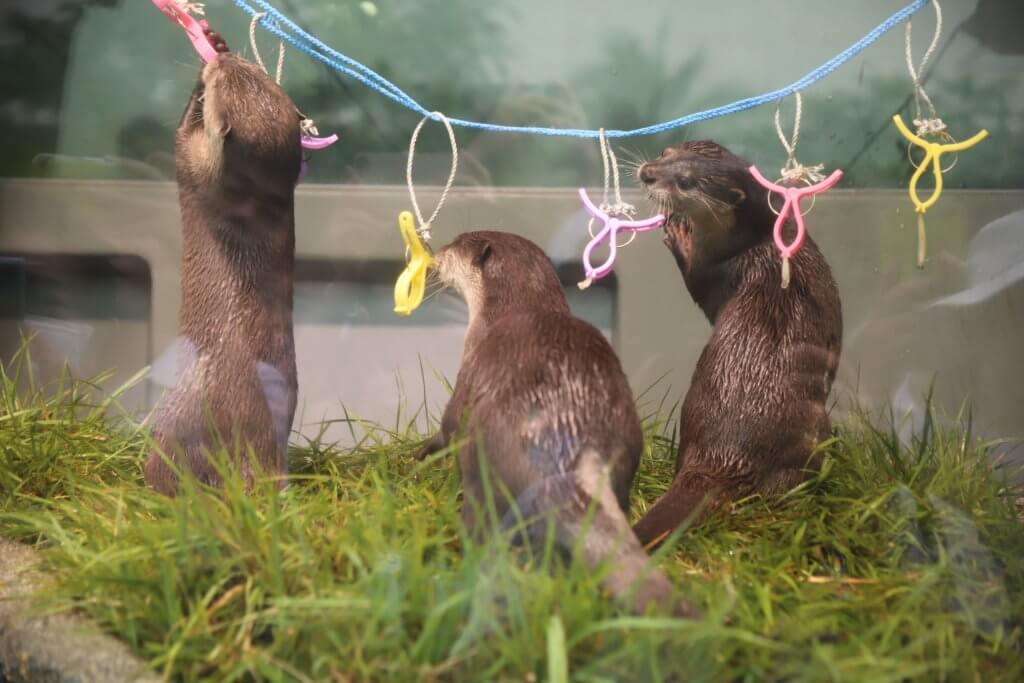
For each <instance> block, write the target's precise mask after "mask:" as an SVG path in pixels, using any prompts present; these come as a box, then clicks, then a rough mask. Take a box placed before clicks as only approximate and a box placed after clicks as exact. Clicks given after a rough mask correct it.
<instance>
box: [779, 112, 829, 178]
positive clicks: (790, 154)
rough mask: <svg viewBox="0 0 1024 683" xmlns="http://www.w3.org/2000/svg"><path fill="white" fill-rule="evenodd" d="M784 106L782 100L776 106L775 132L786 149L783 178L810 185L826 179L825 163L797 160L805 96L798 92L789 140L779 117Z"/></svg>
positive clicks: (782, 170) (781, 171)
mask: <svg viewBox="0 0 1024 683" xmlns="http://www.w3.org/2000/svg"><path fill="white" fill-rule="evenodd" d="M781 107H782V100H779V102H778V104H777V105H776V106H775V133H776V134H777V135H778V136H779V140H780V141H781V142H782V146H783V148H785V150H786V164H785V165H784V166H783V167H782V169H781V170H780V173H781V174H782V180H785V181H787V182H802V183H807V184H808V185H810V184H813V183H818V182H821V181H822V180H824V179H825V175H824V174H823V173H822V171H823V170H824V169H825V165H824V164H815V165H814V166H804V165H803V164H801V163H800V162H799V161H797V160H796V146H797V144H798V143H799V142H800V118H801V117H802V116H803V97H802V96H801V95H800V93H796V112H795V113H794V114H793V136H792V138H790V139H789V140H787V139H786V134H785V133H784V132H783V130H782V122H781V121H780V118H779V115H780V114H779V110H780V109H781Z"/></svg>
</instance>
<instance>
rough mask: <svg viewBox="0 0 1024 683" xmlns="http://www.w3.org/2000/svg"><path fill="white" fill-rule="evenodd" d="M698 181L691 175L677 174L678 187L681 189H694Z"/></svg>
mask: <svg viewBox="0 0 1024 683" xmlns="http://www.w3.org/2000/svg"><path fill="white" fill-rule="evenodd" d="M694 185H696V183H694V182H693V180H692V179H691V178H690V177H689V176H685V175H681V176H676V187H678V188H679V189H680V190H692V189H693V187H694Z"/></svg>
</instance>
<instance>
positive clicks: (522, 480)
mask: <svg viewBox="0 0 1024 683" xmlns="http://www.w3.org/2000/svg"><path fill="white" fill-rule="evenodd" d="M436 269H437V274H438V276H439V279H440V280H441V281H442V282H443V283H444V284H446V285H447V286H450V287H452V288H454V289H455V290H457V291H458V293H459V294H460V295H461V296H462V298H463V299H465V301H466V303H467V305H468V307H469V329H468V331H467V335H466V341H465V348H464V350H463V357H462V365H461V367H460V369H459V373H458V377H457V379H456V383H455V388H454V392H453V394H452V397H451V399H450V401H449V403H448V405H447V407H446V408H445V411H444V416H443V418H442V423H441V431H440V432H439V433H438V434H437V435H436V436H435V437H434V438H433V439H432V440H431V441H430V442H429V443H428V444H427V445H426V446H425V447H424V449H423V451H422V452H421V453H420V457H423V456H424V455H426V454H428V453H432V452H435V451H437V450H439V449H441V448H443V447H444V446H445V445H446V444H449V443H450V442H452V441H453V440H455V439H457V437H459V436H464V437H466V438H464V439H460V441H459V443H460V445H459V447H458V456H459V464H460V468H461V472H462V480H463V488H464V496H465V498H464V501H463V506H462V514H463V519H464V521H465V523H466V526H467V528H468V529H470V530H471V532H473V533H475V534H480V533H481V532H482V531H483V530H484V527H485V526H486V522H484V521H483V520H480V519H478V518H477V511H478V509H479V508H480V506H482V505H483V504H484V500H485V485H484V479H485V476H486V475H485V471H486V472H487V473H489V480H488V481H489V482H490V483H491V488H492V490H493V491H495V494H494V502H495V505H496V507H497V513H498V515H499V516H502V517H504V519H505V521H506V522H508V521H510V520H511V521H514V520H515V516H516V511H518V512H519V513H520V514H521V515H522V517H523V518H525V519H530V518H532V517H535V516H537V515H542V514H546V513H551V512H554V519H555V520H556V523H555V533H556V535H557V539H558V541H559V544H560V545H561V546H562V547H563V548H565V549H568V548H571V547H572V545H573V543H574V542H576V541H577V539H578V538H579V537H580V536H581V535H582V534H584V533H585V534H586V536H585V537H584V541H583V543H582V546H583V552H584V555H585V557H586V558H587V560H588V561H589V562H590V563H591V564H597V563H599V562H601V561H603V560H610V563H609V566H610V573H609V574H608V576H607V577H606V586H607V587H608V588H609V590H610V591H611V592H612V593H614V594H616V595H619V596H625V595H627V594H628V595H630V596H631V598H630V599H631V604H632V605H633V607H634V609H636V610H637V611H641V612H642V611H644V610H645V609H646V608H647V607H648V606H649V605H650V604H651V603H653V604H654V605H655V607H656V608H660V609H666V608H668V609H670V610H671V609H674V610H675V611H676V613H678V614H688V613H690V612H689V609H688V608H687V607H685V606H682V605H680V604H678V603H674V602H673V599H672V593H673V589H672V586H671V584H670V583H669V582H668V580H667V579H666V578H665V576H664V575H663V574H661V573H660V572H658V571H657V570H656V569H653V568H650V567H649V566H648V561H647V556H646V553H644V551H643V548H642V547H641V546H640V544H639V543H638V542H637V540H636V537H635V536H634V535H633V532H632V530H631V529H630V527H629V523H628V521H627V519H628V518H627V514H626V513H627V510H628V506H629V491H630V487H631V485H632V483H633V478H634V476H635V473H636V468H637V464H638V463H639V459H640V454H641V451H642V450H643V433H642V431H641V427H640V419H639V417H638V416H637V413H636V408H635V405H634V401H633V396H632V393H631V391H630V388H629V384H628V383H627V381H626V377H625V374H624V373H623V371H622V367H621V365H620V363H619V360H618V358H617V356H616V355H615V352H614V351H613V349H612V347H611V345H610V344H609V343H608V342H607V340H606V339H605V338H604V337H603V336H602V335H601V333H600V332H599V331H598V330H597V329H596V328H594V327H593V326H591V325H590V324H588V323H586V322H584V321H582V320H579V319H577V318H575V317H573V315H572V314H571V313H570V311H569V306H568V304H567V303H566V299H565V295H564V292H563V291H562V287H561V284H560V283H559V280H558V278H557V276H556V275H555V271H554V268H553V267H552V265H551V263H550V261H549V260H548V258H547V257H546V255H545V254H544V252H543V251H542V250H541V249H540V248H539V247H537V246H536V245H535V244H533V243H532V242H530V241H529V240H526V239H524V238H522V237H519V236H516V235H512V234H508V233H500V232H471V233H465V234H463V235H460V236H459V237H458V238H456V239H455V240H454V241H453V242H452V243H451V244H449V245H448V246H446V247H444V248H443V249H441V250H440V251H439V252H438V254H437V257H436ZM481 459H482V460H483V464H484V466H483V468H482V466H481ZM591 505H593V506H594V513H593V514H594V516H593V521H592V523H591V525H590V526H589V527H587V526H586V525H587V522H586V521H585V520H586V518H587V515H588V510H589V508H590V507H591ZM543 529H545V527H544V525H543V524H540V525H538V526H535V527H534V528H533V529H532V530H531V532H529V533H530V534H531V535H533V538H532V539H531V540H532V541H533V542H539V541H540V539H538V538H536V536H535V534H536V533H538V530H543Z"/></svg>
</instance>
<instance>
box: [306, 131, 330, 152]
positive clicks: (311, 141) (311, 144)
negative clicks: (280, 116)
mask: <svg viewBox="0 0 1024 683" xmlns="http://www.w3.org/2000/svg"><path fill="white" fill-rule="evenodd" d="M337 141H338V136H337V135H336V134H334V133H332V134H331V135H328V136H327V137H325V138H317V137H313V136H312V135H303V136H302V146H303V147H304V148H306V149H325V148H327V147H330V146H331V145H333V144H334V143H335V142H337Z"/></svg>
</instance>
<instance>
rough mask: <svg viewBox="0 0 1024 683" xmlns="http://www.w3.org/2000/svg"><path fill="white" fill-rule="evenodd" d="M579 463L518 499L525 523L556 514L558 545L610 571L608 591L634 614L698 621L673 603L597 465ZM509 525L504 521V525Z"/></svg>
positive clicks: (538, 531) (535, 529) (536, 530)
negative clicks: (666, 614)
mask: <svg viewBox="0 0 1024 683" xmlns="http://www.w3.org/2000/svg"><path fill="white" fill-rule="evenodd" d="M581 460H582V463H581V466H580V467H577V468H576V470H575V471H573V472H570V473H567V474H566V475H564V476H560V477H554V478H548V479H546V480H545V481H543V482H538V486H536V487H531V488H532V490H531V491H530V492H529V494H528V495H527V496H526V498H528V499H529V500H523V498H522V497H521V498H520V500H519V501H518V507H519V510H520V512H521V513H522V514H523V516H524V518H528V517H532V516H534V514H539V513H543V512H545V511H547V512H552V513H553V517H554V522H555V524H554V527H555V534H556V540H557V541H558V545H559V546H561V547H562V548H563V549H565V550H566V551H568V552H572V550H573V549H574V547H577V546H578V547H579V548H580V549H581V551H582V553H583V557H584V559H585V561H586V563H587V565H588V566H590V567H596V566H598V565H600V564H604V565H605V566H606V567H607V568H608V573H607V574H606V575H605V577H604V580H603V583H604V586H605V588H606V589H607V590H608V591H609V592H610V593H611V594H612V595H614V596H615V597H616V598H618V599H620V600H623V601H624V602H626V603H627V604H628V605H630V607H631V609H632V610H633V611H634V612H636V613H638V614H643V613H645V612H646V611H647V609H648V608H650V607H652V606H653V607H654V608H655V610H656V611H662V612H665V611H671V612H672V613H673V614H674V615H675V616H678V617H692V616H695V615H696V610H694V609H693V608H692V607H691V606H690V605H688V604H686V603H685V602H682V601H680V600H678V599H677V598H676V597H675V595H674V593H675V589H674V587H673V585H672V583H671V582H670V581H669V580H668V577H666V576H665V575H664V574H663V573H662V572H661V571H659V570H658V569H657V568H655V567H654V566H653V564H652V563H651V561H650V558H649V557H648V556H647V553H646V552H645V551H644V548H643V546H642V545H640V542H639V541H638V540H637V538H636V535H635V534H634V533H633V530H632V529H631V528H630V526H629V520H628V519H627V518H626V515H625V513H624V512H623V511H622V508H621V507H620V506H619V502H618V499H617V498H616V497H615V493H614V492H613V490H612V487H611V484H610V482H609V481H608V476H607V475H606V474H605V473H604V472H603V471H602V470H604V468H603V467H600V462H599V460H598V459H597V458H595V457H588V456H586V455H585V456H583V457H582V458H581ZM524 503H525V504H524ZM509 521H510V520H509V519H508V518H506V520H505V522H506V523H508V522H509ZM544 530H545V526H544V525H543V524H535V525H533V526H532V527H531V536H536V535H542V533H543V531H544ZM533 540H534V541H535V542H540V541H541V539H540V538H536V537H535V538H534V539H533ZM652 603H653V605H652Z"/></svg>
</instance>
